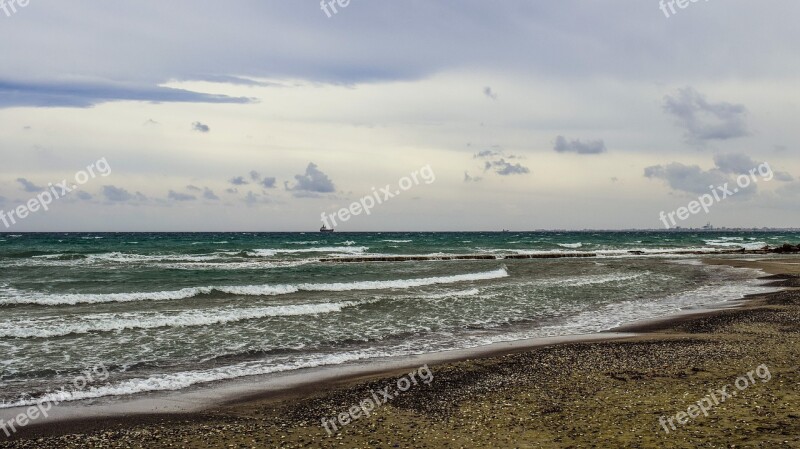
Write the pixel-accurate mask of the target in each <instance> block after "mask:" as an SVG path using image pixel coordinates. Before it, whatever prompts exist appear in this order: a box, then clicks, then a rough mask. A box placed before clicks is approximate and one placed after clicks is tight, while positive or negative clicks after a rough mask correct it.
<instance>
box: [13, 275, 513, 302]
mask: <svg viewBox="0 0 800 449" xmlns="http://www.w3.org/2000/svg"><path fill="white" fill-rule="evenodd" d="M504 277H508V271H507V270H506V268H505V267H502V268H498V269H497V270H493V271H485V272H480V273H467V274H456V275H451V276H439V277H427V278H417V279H397V280H384V281H357V282H336V283H323V284H307V283H304V284H284V285H240V286H224V287H217V286H213V287H188V288H182V289H180V290H173V291H161V292H133V293H94V294H83V293H76V294H63V295H62V294H42V293H32V294H31V293H18V294H17V295H14V296H9V297H0V305H14V304H36V305H44V306H59V305H76V304H100V303H109V302H134V301H166V300H178V299H187V298H192V297H194V296H198V295H204V294H210V293H213V292H220V293H226V294H231V295H240V296H274V295H285V294H289V293H296V292H299V291H310V292H315V291H316V292H342V291H351V290H383V289H407V288H413V287H423V286H427V285H435V284H450V283H456V282H467V281H481V280H490V279H499V278H504Z"/></svg>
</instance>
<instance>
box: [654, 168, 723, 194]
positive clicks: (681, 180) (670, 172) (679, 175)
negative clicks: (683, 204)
mask: <svg viewBox="0 0 800 449" xmlns="http://www.w3.org/2000/svg"><path fill="white" fill-rule="evenodd" d="M644 176H645V177H647V178H651V179H661V180H663V181H665V182H666V183H667V184H668V185H669V186H670V187H671V188H672V189H673V190H679V191H682V192H690V193H707V192H708V191H709V186H718V185H722V184H724V183H726V182H729V180H728V177H727V176H726V175H725V174H724V173H722V172H721V171H720V170H717V169H712V170H708V171H705V170H703V169H702V168H700V167H699V166H697V165H684V164H681V163H679V162H672V163H670V164H667V165H653V166H651V167H647V168H645V169H644Z"/></svg>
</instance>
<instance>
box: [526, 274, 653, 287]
mask: <svg viewBox="0 0 800 449" xmlns="http://www.w3.org/2000/svg"><path fill="white" fill-rule="evenodd" d="M648 274H650V272H643V273H634V274H600V275H590V276H580V277H573V278H555V279H545V280H543V281H541V282H538V283H536V285H545V286H557V287H581V286H584V285H597V284H607V283H609V282H623V281H631V280H634V279H637V278H640V277H642V276H646V275H648Z"/></svg>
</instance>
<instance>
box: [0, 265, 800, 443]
mask: <svg viewBox="0 0 800 449" xmlns="http://www.w3.org/2000/svg"><path fill="white" fill-rule="evenodd" d="M703 262H705V263H710V264H716V265H727V266H734V267H741V268H756V269H761V270H762V271H763V272H764V273H766V274H771V275H773V276H767V277H766V278H765V277H762V278H761V279H764V280H769V279H773V282H771V283H770V284H772V285H770V286H774V287H778V286H780V287H793V286H794V284H793V283H792V282H790V281H787V280H786V278H787V277H788V276H789V275H798V274H800V264H796V265H791V264H792V263H793V262H790V261H789V260H787V259H780V260H768V261H742V260H732V259H716V258H715V259H711V260H704V261H703ZM794 263H797V262H794ZM778 274H784V275H787V276H783V277H780V276H778V277H776V276H775V275H778ZM782 291H786V290H782ZM776 293H777V294H779V293H781V292H776ZM776 293H765V294H756V295H751V296H750V297H746V298H743V299H742V300H740V301H741V302H739V303H737V307H733V308H721V309H699V310H693V311H690V312H687V313H680V314H675V315H669V316H666V317H663V318H659V319H652V320H646V321H642V322H636V323H631V324H627V325H623V326H620V327H617V328H615V329H611V330H609V331H604V332H599V333H595V334H586V335H575V336H566V337H549V338H536V339H531V340H518V341H512V342H504V343H496V344H492V345H487V346H481V347H478V348H471V349H466V350H455V351H445V352H440V353H432V354H425V355H421V356H408V357H402V358H399V359H391V360H382V361H379V362H378V365H377V366H375V363H374V361H373V363H370V364H369V365H368V366H366V364H363V365H361V366H359V365H358V364H357V365H354V366H343V367H322V368H323V369H319V370H316V369H311V370H309V371H306V372H302V373H290V374H288V375H283V376H274V377H276V379H273V382H272V384H271V385H264V384H263V383H262V382H261V379H256V380H250V381H248V382H234V384H233V385H228V386H219V388H213V387H212V388H210V389H206V388H202V389H199V390H200V391H195V392H189V393H182V392H180V391H179V392H174V393H176V396H182V397H183V399H181V398H174V399H167V400H172V401H183V406H184V407H185V406H186V403H191V401H187V399H186V395H187V394H188V395H191V394H198V395H199V396H198V397H201V398H202V399H204V400H205V401H206V406H203V407H198V408H194V409H192V408H191V407H189V408H184V409H183V410H182V411H172V412H168V413H158V412H156V413H146V412H144V413H136V414H128V415H119V416H109V415H105V416H97V413H96V412H97V411H98V409H97V408H96V407H98V406H95V405H88V406H85V407H88V408H90V409H92V410H93V411H94V412H95V414H94V415H93V416H83V417H81V416H79V415H72V416H64V417H62V418H61V419H59V420H53V421H47V422H40V423H34V424H31V425H29V426H27V427H24V428H22V429H20V431H19V432H18V433H17V434H15V435H14V436H13V438H12V439H11V440H3V439H2V438H4V437H5V436H4V435H0V447H4V443H14V442H20V443H24V442H25V441H30V439H33V438H36V439H38V438H58V437H60V436H63V435H67V434H75V433H93V432H100V431H103V430H108V429H131V428H137V427H142V426H144V427H152V426H164V425H171V426H178V427H186V426H189V427H192V426H198V425H203V424H204V423H208V422H216V421H218V420H220V419H222V418H226V417H228V416H229V414H230V413H231V412H232V411H233V412H235V411H237V410H247V409H250V408H252V407H257V408H263V407H268V408H273V407H275V408H278V407H283V406H285V405H286V404H287V403H292V402H295V401H300V402H303V401H306V402H307V401H309V400H313V398H315V397H316V396H319V395H323V396H324V395H326V394H329V393H326V392H336V391H340V390H354V389H358V388H359V387H360V386H362V385H363V384H365V383H374V382H378V381H382V380H383V381H385V380H387V379H388V378H391V377H399V376H401V375H403V374H405V373H406V372H407V370H409V369H412V368H416V367H419V366H421V365H422V364H429V365H431V369H432V370H433V371H434V372H436V371H437V370H438V369H451V368H452V367H453V366H458V365H476V364H477V365H480V364H482V363H492V362H494V361H497V360H503V359H506V358H509V357H514V356H527V355H530V354H533V353H536V352H547V351H550V350H555V351H560V350H566V351H569V350H578V351H580V350H581V348H585V347H593V346H595V345H599V346H603V345H611V346H614V345H616V346H624V345H626V344H642V343H651V344H652V343H658V342H662V343H663V342H671V341H674V342H681V341H685V340H687V339H694V338H696V337H695V336H693V334H691V333H687V332H685V331H682V330H683V329H686V328H687V327H689V328H691V327H692V326H693V325H696V324H697V323H699V322H703V321H708V320H711V321H714V320H717V319H719V318H720V317H721V316H723V315H726V314H728V313H730V312H731V311H734V312H736V313H745V314H746V313H747V312H748V311H749V310H750V311H752V310H756V309H759V308H762V307H764V303H765V301H766V299H765V298H767V297H769V296H770V295H775V294H776ZM498 363H502V362H498ZM326 368H327V369H326ZM259 377H263V376H259ZM255 383H259V386H258V388H253V384H255ZM268 383H269V382H268ZM237 384H238V385H237ZM434 384H435V381H434ZM243 385H244V387H243ZM247 385H249V387H248V386H247ZM208 390H216V393H222V394H219V395H214V394H209V393H213V392H209V391H208ZM167 396H170V394H167ZM226 397H227V399H225V398H226ZM210 398H211V399H210ZM139 400H142V401H145V402H144V403H143V404H141V405H143V406H145V407H146V406H147V402H148V401H155V402H158V401H160V400H161V401H163V400H165V399H163V398H162V399H158V398H156V399H147V398H145V399H139ZM135 401H137V399H134V400H132V401H125V400H122V401H119V404H117V405H125V404H126V403H128V404H129V403H130V402H135ZM101 402H102V401H101ZM209 403H211V404H216V405H213V406H210V407H209V406H207V405H208V404H209ZM149 405H151V406H152V405H153V403H152V402H150V404H149ZM81 407H82V405H81V404H77V403H76V404H75V406H74V408H75V409H78V408H81ZM101 407H102V406H101ZM111 407H114V405H112V406H111ZM64 408H65V409H69V408H73V407H71V406H70V405H67V406H65V407H64ZM7 410H12V409H7ZM128 410H129V411H130V410H131V409H128ZM0 413H2V412H0ZM234 414H238V413H234ZM66 415H69V412H67V413H66ZM9 447H17V446H9ZM19 447H27V446H19Z"/></svg>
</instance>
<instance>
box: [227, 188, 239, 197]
mask: <svg viewBox="0 0 800 449" xmlns="http://www.w3.org/2000/svg"><path fill="white" fill-rule="evenodd" d="M225 193H229V194H231V195H234V194H237V193H239V189H237V188H235V187H230V188H227V189H225Z"/></svg>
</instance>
